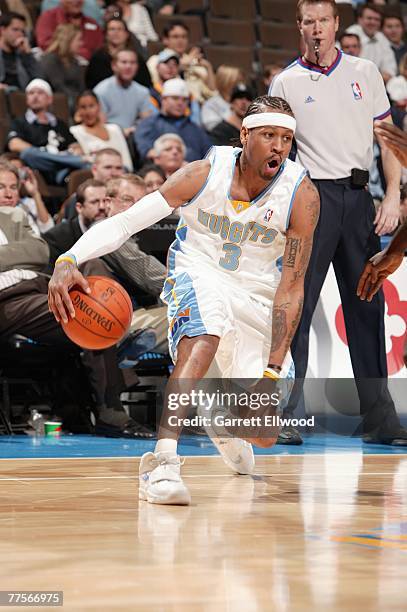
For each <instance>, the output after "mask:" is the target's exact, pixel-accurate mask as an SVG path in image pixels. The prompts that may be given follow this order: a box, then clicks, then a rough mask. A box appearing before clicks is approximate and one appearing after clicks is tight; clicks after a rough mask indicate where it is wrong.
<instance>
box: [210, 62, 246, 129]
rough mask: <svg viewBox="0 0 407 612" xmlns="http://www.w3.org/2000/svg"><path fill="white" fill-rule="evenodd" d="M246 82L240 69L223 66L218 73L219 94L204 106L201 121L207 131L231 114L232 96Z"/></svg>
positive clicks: (217, 87) (217, 85)
mask: <svg viewBox="0 0 407 612" xmlns="http://www.w3.org/2000/svg"><path fill="white" fill-rule="evenodd" d="M243 82H244V76H243V73H242V71H241V70H240V68H237V67H236V66H226V65H224V64H222V65H221V66H219V68H218V69H217V71H216V89H217V91H218V93H217V94H216V95H215V96H213V97H212V98H210V99H209V100H208V101H207V102H205V104H203V105H202V110H201V120H202V125H203V126H204V127H205V129H206V130H207V131H208V132H210V131H211V130H213V128H214V127H215V125H217V124H218V123H220V122H221V121H222V120H223V119H226V117H227V116H228V115H229V113H230V94H231V93H232V91H233V89H234V88H235V87H236V85H237V84H238V83H243Z"/></svg>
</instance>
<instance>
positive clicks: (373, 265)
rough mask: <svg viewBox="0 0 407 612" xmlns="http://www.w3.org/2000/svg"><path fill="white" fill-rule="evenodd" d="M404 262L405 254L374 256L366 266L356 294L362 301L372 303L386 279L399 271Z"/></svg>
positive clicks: (380, 254)
mask: <svg viewBox="0 0 407 612" xmlns="http://www.w3.org/2000/svg"><path fill="white" fill-rule="evenodd" d="M402 261H403V254H401V255H400V254H398V253H393V254H388V253H386V252H384V253H383V252H381V253H378V254H377V255H374V257H372V259H371V260H370V261H369V262H368V263H367V264H366V266H365V269H364V270H363V272H362V276H361V277H360V280H359V284H358V288H357V291H356V293H357V295H358V296H359V297H360V299H361V300H367V301H368V302H371V301H372V298H373V296H374V295H375V294H376V293H377V292H378V291H379V289H380V287H381V286H382V285H383V282H384V281H385V280H386V278H387V277H388V276H390V274H392V273H393V272H395V270H397V268H398V267H399V266H400V264H401V262H402Z"/></svg>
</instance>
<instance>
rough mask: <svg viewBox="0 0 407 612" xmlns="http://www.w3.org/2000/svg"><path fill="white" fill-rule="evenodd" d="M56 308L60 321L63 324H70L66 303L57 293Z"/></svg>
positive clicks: (55, 298)
mask: <svg viewBox="0 0 407 612" xmlns="http://www.w3.org/2000/svg"><path fill="white" fill-rule="evenodd" d="M54 308H55V311H56V312H57V316H58V319H59V321H62V322H63V323H68V315H67V312H66V309H65V303H64V301H63V300H62V298H61V295H60V294H59V293H55V295H54Z"/></svg>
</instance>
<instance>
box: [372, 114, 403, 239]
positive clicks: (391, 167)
mask: <svg viewBox="0 0 407 612" xmlns="http://www.w3.org/2000/svg"><path fill="white" fill-rule="evenodd" d="M383 122H384V123H388V124H392V123H393V121H392V118H391V116H390V115H389V116H388V117H386V118H385V119H384V120H383ZM379 142H380V141H379ZM381 155H382V162H383V172H384V176H385V179H386V194H385V196H384V199H383V201H382V203H381V204H380V206H379V208H378V211H377V214H376V218H375V220H374V224H375V225H376V234H378V235H379V236H383V235H384V234H390V233H391V232H393V231H394V230H395V229H396V227H397V225H398V222H399V216H400V178H401V166H400V163H399V161H398V160H397V158H396V156H395V155H394V153H393V151H391V149H390V148H388V147H382V149H381Z"/></svg>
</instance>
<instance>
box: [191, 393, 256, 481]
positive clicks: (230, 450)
mask: <svg viewBox="0 0 407 612" xmlns="http://www.w3.org/2000/svg"><path fill="white" fill-rule="evenodd" d="M197 412H198V415H199V416H200V417H202V418H203V419H204V418H205V417H206V419H207V420H206V422H205V420H204V421H203V428H204V429H205V431H206V433H207V434H208V436H209V437H210V439H211V442H212V443H213V445H214V446H215V447H216V448H217V449H218V451H219V453H220V455H221V457H222V459H223V461H224V462H225V463H226V465H227V466H228V468H230V469H231V470H232V471H233V472H235V473H237V474H242V475H243V474H252V473H253V471H254V465H255V462H254V453H253V447H252V445H251V444H250V442H246V440H242V439H241V438H231V437H230V434H228V432H226V430H224V429H223V428H222V427H216V428H215V415H216V413H218V414H223V415H224V414H225V411H224V410H221V409H219V410H218V411H216V408H215V409H214V410H206V409H205V407H204V406H202V405H201V404H200V405H199V406H198V410H197ZM208 417H209V424H208Z"/></svg>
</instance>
